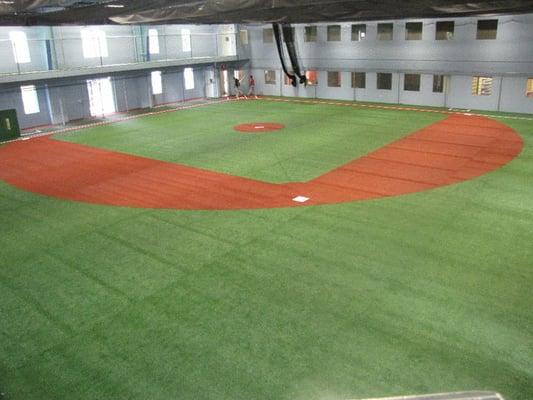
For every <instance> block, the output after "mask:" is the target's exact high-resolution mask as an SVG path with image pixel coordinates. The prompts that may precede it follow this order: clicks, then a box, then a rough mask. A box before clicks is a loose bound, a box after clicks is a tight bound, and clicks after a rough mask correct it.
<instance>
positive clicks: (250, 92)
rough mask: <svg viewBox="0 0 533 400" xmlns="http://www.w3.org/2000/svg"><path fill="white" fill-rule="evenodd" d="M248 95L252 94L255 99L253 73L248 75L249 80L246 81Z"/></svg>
mask: <svg viewBox="0 0 533 400" xmlns="http://www.w3.org/2000/svg"><path fill="white" fill-rule="evenodd" d="M248 87H249V89H248V96H251V95H252V94H253V95H254V97H255V98H256V99H257V95H256V94H255V79H254V77H253V75H250V80H249V81H248Z"/></svg>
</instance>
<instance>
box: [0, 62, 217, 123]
mask: <svg viewBox="0 0 533 400" xmlns="http://www.w3.org/2000/svg"><path fill="white" fill-rule="evenodd" d="M206 68H212V66H205V67H203V66H196V67H193V70H194V82H195V84H194V88H193V89H190V90H185V85H184V79H183V68H182V67H179V68H178V69H172V68H169V69H165V70H162V74H161V75H162V84H163V93H162V94H161V95H155V96H153V95H152V87H151V79H150V74H151V71H141V72H134V73H127V74H115V75H113V74H111V75H105V76H102V75H98V76H90V77H86V78H83V79H80V78H69V79H56V80H53V81H46V82H35V83H34V84H35V86H36V88H37V94H38V99H39V108H40V112H39V113H36V114H30V115H26V114H25V113H24V107H23V104H22V95H21V92H20V86H19V85H18V84H8V85H3V86H2V87H0V109H11V108H14V109H16V110H17V116H18V119H19V122H20V126H21V128H22V129H26V128H30V127H35V126H41V125H48V124H62V123H66V122H69V121H73V120H77V119H82V118H90V117H91V115H90V107H89V94H88V90H87V79H94V78H102V77H106V76H111V78H112V84H113V89H114V93H115V105H116V110H117V111H118V112H123V111H128V110H134V109H138V108H146V107H150V106H156V105H161V104H166V103H174V102H180V101H187V100H191V99H196V98H203V97H205V85H206V82H205V79H206V78H205V75H204V74H205V72H204V70H205V69H206Z"/></svg>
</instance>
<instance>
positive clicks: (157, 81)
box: [151, 71, 163, 94]
mask: <svg viewBox="0 0 533 400" xmlns="http://www.w3.org/2000/svg"><path fill="white" fill-rule="evenodd" d="M151 80H152V94H162V93H163V81H162V79H161V71H152V74H151Z"/></svg>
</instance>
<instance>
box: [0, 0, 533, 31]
mask: <svg viewBox="0 0 533 400" xmlns="http://www.w3.org/2000/svg"><path fill="white" fill-rule="evenodd" d="M526 12H533V0H498V1H475V0H474V1H459V0H381V1H371V0H351V1H339V0H325V1H324V0H323V1H318V0H150V1H147V0H55V1H54V0H0V25H62V24H163V23H185V24H219V23H267V22H292V23H302V22H322V21H357V20H376V19H402V18H423V17H449V16H468V15H487V14H504V13H507V14H508V13H526Z"/></svg>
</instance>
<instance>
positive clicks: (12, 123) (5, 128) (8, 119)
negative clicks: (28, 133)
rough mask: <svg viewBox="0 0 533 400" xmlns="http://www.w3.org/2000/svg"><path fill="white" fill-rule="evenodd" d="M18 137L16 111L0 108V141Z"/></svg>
mask: <svg viewBox="0 0 533 400" xmlns="http://www.w3.org/2000/svg"><path fill="white" fill-rule="evenodd" d="M18 137H20V129H19V123H18V119H17V112H16V111H15V110H0V142H1V141H4V140H10V139H16V138H18Z"/></svg>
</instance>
